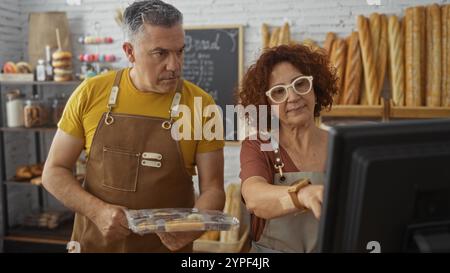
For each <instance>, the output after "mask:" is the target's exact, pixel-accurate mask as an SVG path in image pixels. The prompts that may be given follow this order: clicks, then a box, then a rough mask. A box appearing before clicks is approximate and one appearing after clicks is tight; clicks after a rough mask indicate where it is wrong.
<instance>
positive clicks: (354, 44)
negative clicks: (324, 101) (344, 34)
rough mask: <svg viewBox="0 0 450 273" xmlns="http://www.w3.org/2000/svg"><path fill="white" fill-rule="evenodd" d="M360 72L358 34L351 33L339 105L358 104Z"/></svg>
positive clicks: (360, 61)
mask: <svg viewBox="0 0 450 273" xmlns="http://www.w3.org/2000/svg"><path fill="white" fill-rule="evenodd" d="M362 71H363V70H362V60H361V49H360V47H359V37H358V32H352V34H351V35H350V37H349V39H348V52H347V65H346V68H345V77H344V82H345V83H344V89H343V93H342V94H341V100H340V103H341V104H358V102H359V97H360V90H361V78H362Z"/></svg>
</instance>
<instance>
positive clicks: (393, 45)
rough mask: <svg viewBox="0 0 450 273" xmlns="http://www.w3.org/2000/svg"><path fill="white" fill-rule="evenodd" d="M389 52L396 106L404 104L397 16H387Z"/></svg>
mask: <svg viewBox="0 0 450 273" xmlns="http://www.w3.org/2000/svg"><path fill="white" fill-rule="evenodd" d="M388 25H389V27H388V33H389V35H388V36H389V54H390V72H391V76H390V78H391V90H392V94H391V97H392V101H393V103H394V105H396V106H403V105H405V63H404V61H405V60H404V58H405V57H404V56H405V55H404V51H403V48H404V36H403V30H402V27H401V23H400V21H399V19H398V18H397V16H395V15H393V16H390V17H389V24H388Z"/></svg>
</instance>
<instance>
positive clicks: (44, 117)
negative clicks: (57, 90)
mask: <svg viewBox="0 0 450 273" xmlns="http://www.w3.org/2000/svg"><path fill="white" fill-rule="evenodd" d="M24 118H25V119H24V121H25V123H24V125H25V127H26V128H31V127H41V126H45V125H47V124H48V121H49V111H48V107H47V106H46V105H45V103H44V102H43V101H42V100H39V99H29V100H26V101H25V107H24Z"/></svg>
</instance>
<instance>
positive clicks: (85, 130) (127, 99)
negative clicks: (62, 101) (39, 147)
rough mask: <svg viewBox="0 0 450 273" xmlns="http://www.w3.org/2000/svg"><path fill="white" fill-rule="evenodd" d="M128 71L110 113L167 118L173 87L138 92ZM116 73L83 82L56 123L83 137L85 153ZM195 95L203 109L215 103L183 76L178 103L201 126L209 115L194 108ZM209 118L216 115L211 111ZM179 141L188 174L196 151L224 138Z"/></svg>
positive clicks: (207, 149) (214, 147)
mask: <svg viewBox="0 0 450 273" xmlns="http://www.w3.org/2000/svg"><path fill="white" fill-rule="evenodd" d="M129 72H130V68H127V69H125V71H124V73H123V75H122V79H121V81H120V85H119V89H120V91H119V95H118V96H117V101H116V106H115V107H114V109H113V113H125V114H131V115H142V116H152V117H159V118H166V119H167V118H169V109H170V106H171V104H172V99H173V96H174V94H175V91H173V92H170V93H167V94H157V93H151V92H141V91H139V90H137V88H136V87H135V86H134V84H133V83H132V82H131V79H130V73H129ZM115 76H116V72H108V73H106V74H103V75H100V76H96V77H94V78H91V79H87V80H85V81H84V82H82V83H81V84H80V85H79V86H78V87H77V89H76V90H75V91H74V92H73V94H72V95H71V97H70V98H69V100H68V102H67V105H66V108H65V109H64V113H63V115H62V117H61V120H60V121H59V123H58V128H59V129H61V130H62V131H64V132H66V133H68V134H70V135H72V136H75V137H78V138H81V139H83V140H84V143H85V150H86V154H87V155H89V151H90V148H91V145H92V140H93V138H94V134H95V131H96V128H97V125H98V123H99V121H100V119H101V117H102V115H103V113H105V112H106V111H107V105H108V100H109V95H110V91H111V88H112V85H113V82H114V78H115ZM194 97H197V100H198V98H199V97H200V98H201V101H202V107H203V109H204V108H205V107H207V106H208V105H215V103H214V100H213V98H212V97H211V96H210V95H209V94H208V93H206V92H205V91H203V90H202V89H200V88H199V87H198V86H196V85H194V84H192V83H190V82H188V81H186V80H184V81H183V88H182V95H181V100H180V105H186V106H187V107H189V109H190V110H191V121H192V122H191V124H192V127H193V126H194V124H193V121H194V119H195V118H197V119H198V120H199V118H201V123H202V126H204V125H205V123H207V122H208V121H209V118H205V117H203V115H202V114H203V113H198V112H200V111H194ZM203 109H202V110H203ZM180 116H182V115H180ZM212 118H219V117H215V116H214V115H212ZM220 123H222V120H220ZM192 135H193V134H192ZM222 139H223V138H222ZM124 141H125V140H124ZM179 144H180V149H181V153H182V155H183V158H184V162H185V165H186V169H187V171H188V172H189V173H190V174H191V175H195V168H194V167H195V155H196V153H205V152H212V151H215V150H218V149H221V148H223V147H224V141H223V140H220V139H219V140H209V141H208V140H205V139H203V138H202V139H201V140H194V139H193V138H191V140H185V139H181V140H180V142H179Z"/></svg>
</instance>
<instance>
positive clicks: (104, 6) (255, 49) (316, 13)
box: [1, 0, 450, 67]
mask: <svg viewBox="0 0 450 273" xmlns="http://www.w3.org/2000/svg"><path fill="white" fill-rule="evenodd" d="M1 1H2V2H3V1H6V2H16V1H12V0H1ZM380 1H381V4H382V5H381V6H369V5H368V4H367V3H366V1H365V0H320V1H319V0H278V1H273V0H245V1H244V0H220V1H219V0H189V1H188V0H167V2H169V3H171V4H173V5H175V6H176V7H178V8H179V9H180V10H181V11H182V12H183V13H184V17H185V24H186V25H210V24H243V25H244V26H245V45H244V48H245V66H246V67H247V66H248V65H249V64H250V63H251V62H252V61H254V59H255V58H256V56H257V55H258V54H259V50H260V45H261V42H260V41H261V39H260V26H261V23H263V22H266V23H268V24H270V25H277V26H280V25H282V23H283V22H284V20H288V21H289V22H291V24H292V31H293V38H294V39H296V40H303V39H306V38H311V39H313V40H315V41H317V42H320V43H321V42H323V40H324V38H325V33H326V32H328V31H334V32H337V33H338V34H339V35H348V34H349V33H350V32H351V31H352V30H353V29H354V28H355V21H356V16H357V15H359V14H365V15H368V14H370V13H372V12H379V13H385V14H394V13H395V14H402V10H403V9H404V8H405V7H408V6H414V5H426V4H430V3H439V4H442V3H450V0H438V1H431V0H380ZM19 2H20V4H21V9H22V17H23V18H24V20H22V22H23V29H24V35H23V37H27V33H26V32H27V20H26V18H27V14H28V12H36V11H49V10H57V11H67V14H68V18H69V23H70V26H71V30H72V33H73V39H72V41H73V47H74V53H75V54H77V55H78V54H80V53H82V52H85V51H86V52H88V53H95V51H96V47H95V46H82V45H79V44H78V43H77V42H76V41H77V39H78V37H79V36H81V35H84V34H86V33H91V34H94V33H95V31H94V29H93V26H94V23H95V22H96V21H98V22H100V23H101V30H100V32H101V34H102V35H108V36H112V37H113V38H114V39H115V40H116V43H114V44H112V45H107V46H101V47H99V49H100V50H103V51H104V52H105V53H114V54H116V55H118V56H121V57H123V55H122V51H121V46H120V45H121V41H122V37H123V35H122V33H121V32H120V30H119V28H118V27H117V25H116V23H115V22H114V19H113V16H114V9H115V8H118V7H125V6H127V3H131V2H132V0H82V1H81V2H82V6H81V7H73V6H68V5H66V4H65V2H66V1H64V0H20V1H19ZM24 43H25V46H24V48H25V49H27V46H26V41H24ZM118 65H119V66H125V65H126V62H125V61H124V60H123V62H120V63H118Z"/></svg>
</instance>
